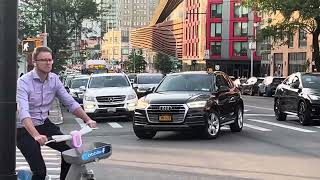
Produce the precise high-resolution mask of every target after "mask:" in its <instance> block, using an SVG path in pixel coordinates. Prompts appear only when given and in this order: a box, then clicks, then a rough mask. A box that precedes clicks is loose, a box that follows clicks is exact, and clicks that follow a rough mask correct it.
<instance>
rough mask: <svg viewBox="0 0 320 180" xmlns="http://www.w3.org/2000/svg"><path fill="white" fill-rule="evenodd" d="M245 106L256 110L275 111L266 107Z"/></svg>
mask: <svg viewBox="0 0 320 180" xmlns="http://www.w3.org/2000/svg"><path fill="white" fill-rule="evenodd" d="M244 106H245V107H251V108H256V109H264V110H269V111H273V109H270V108H264V107H258V106H250V105H244Z"/></svg>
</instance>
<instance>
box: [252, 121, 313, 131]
mask: <svg viewBox="0 0 320 180" xmlns="http://www.w3.org/2000/svg"><path fill="white" fill-rule="evenodd" d="M247 120H249V121H253V122H259V123H264V124H269V125H273V126H277V127H282V128H287V129H291V130H295V131H300V132H308V133H311V132H317V131H312V130H307V129H302V128H298V127H293V126H288V125H284V124H279V123H273V122H269V121H262V120H258V119H247Z"/></svg>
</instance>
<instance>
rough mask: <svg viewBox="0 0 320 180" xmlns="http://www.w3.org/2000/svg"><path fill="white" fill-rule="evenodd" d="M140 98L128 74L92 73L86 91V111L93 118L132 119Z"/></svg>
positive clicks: (84, 100)
mask: <svg viewBox="0 0 320 180" xmlns="http://www.w3.org/2000/svg"><path fill="white" fill-rule="evenodd" d="M137 101H138V98H137V95H136V93H135V91H134V90H133V88H132V86H131V84H130V82H129V79H128V77H127V75H125V74H124V73H103V74H93V75H91V77H90V79H89V82H88V84H87V88H86V90H85V93H84V98H83V106H84V110H85V112H86V113H87V114H88V115H89V116H90V117H91V118H93V119H103V118H127V119H130V120H132V119H133V115H134V110H135V106H136V104H137Z"/></svg>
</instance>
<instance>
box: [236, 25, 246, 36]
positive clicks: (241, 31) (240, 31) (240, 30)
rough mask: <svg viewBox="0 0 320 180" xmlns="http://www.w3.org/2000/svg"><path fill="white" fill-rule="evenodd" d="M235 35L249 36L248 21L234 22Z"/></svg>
mask: <svg viewBox="0 0 320 180" xmlns="http://www.w3.org/2000/svg"><path fill="white" fill-rule="evenodd" d="M233 25H234V36H247V35H248V23H246V22H237V23H234V24H233Z"/></svg>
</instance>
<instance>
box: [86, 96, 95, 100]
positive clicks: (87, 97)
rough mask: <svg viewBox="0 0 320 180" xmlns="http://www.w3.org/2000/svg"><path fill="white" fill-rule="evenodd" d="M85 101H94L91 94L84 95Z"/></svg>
mask: <svg viewBox="0 0 320 180" xmlns="http://www.w3.org/2000/svg"><path fill="white" fill-rule="evenodd" d="M84 100H85V101H95V98H94V97H92V96H84Z"/></svg>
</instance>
